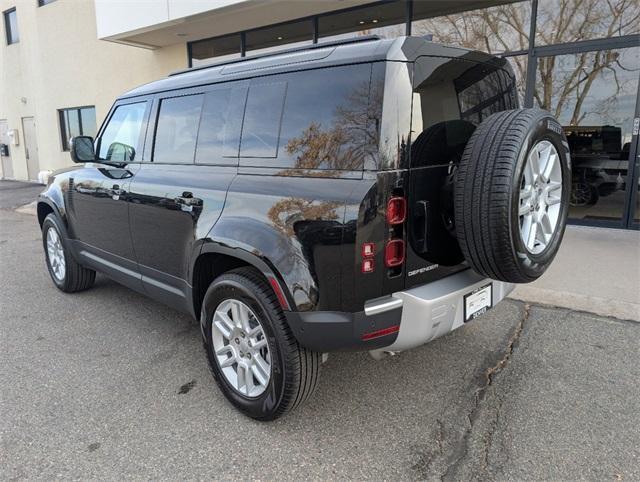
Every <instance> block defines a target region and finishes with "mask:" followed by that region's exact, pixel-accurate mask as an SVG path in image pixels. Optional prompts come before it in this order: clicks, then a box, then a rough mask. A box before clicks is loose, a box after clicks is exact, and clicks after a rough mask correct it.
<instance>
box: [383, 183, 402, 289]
mask: <svg viewBox="0 0 640 482" xmlns="http://www.w3.org/2000/svg"><path fill="white" fill-rule="evenodd" d="M394 194H395V195H394V196H392V197H391V198H390V199H389V201H388V202H387V212H386V215H387V226H388V228H389V229H388V233H389V234H388V239H387V242H386V244H385V246H384V265H385V266H386V267H387V268H388V271H387V276H389V277H390V278H393V277H396V276H400V275H401V274H402V265H403V264H404V260H405V244H404V235H405V233H404V222H405V221H406V219H407V200H406V198H405V197H404V196H401V195H399V194H400V192H398V191H396V192H395V193H394Z"/></svg>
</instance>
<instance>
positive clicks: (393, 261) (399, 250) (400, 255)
mask: <svg viewBox="0 0 640 482" xmlns="http://www.w3.org/2000/svg"><path fill="white" fill-rule="evenodd" d="M404 251H405V249H404V240H402V239H392V240H390V241H388V242H387V245H386V246H385V248H384V264H385V266H386V267H387V268H395V267H396V266H400V265H401V264H402V263H404Z"/></svg>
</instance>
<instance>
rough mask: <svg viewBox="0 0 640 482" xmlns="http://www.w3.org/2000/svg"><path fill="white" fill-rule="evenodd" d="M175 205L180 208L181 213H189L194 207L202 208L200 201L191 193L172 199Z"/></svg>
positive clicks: (184, 193)
mask: <svg viewBox="0 0 640 482" xmlns="http://www.w3.org/2000/svg"><path fill="white" fill-rule="evenodd" d="M174 201H175V203H176V204H177V205H179V206H180V209H181V210H182V211H186V212H191V211H193V208H194V207H201V206H202V199H200V198H197V197H193V193H190V192H187V191H185V192H183V193H182V196H180V197H177V198H175V199H174Z"/></svg>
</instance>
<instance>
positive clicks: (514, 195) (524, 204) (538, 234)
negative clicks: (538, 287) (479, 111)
mask: <svg viewBox="0 0 640 482" xmlns="http://www.w3.org/2000/svg"><path fill="white" fill-rule="evenodd" d="M570 188H571V165H570V159H569V145H568V143H567V139H566V137H565V135H564V132H563V130H562V127H561V126H560V124H559V123H558V122H557V121H556V120H555V119H554V118H553V117H552V116H551V115H550V114H549V113H548V112H545V111H542V110H538V109H516V110H509V111H504V112H499V113H496V114H493V115H491V116H490V117H488V118H487V119H486V120H484V121H483V122H482V123H481V124H480V125H479V126H478V128H477V129H476V130H475V132H474V133H473V135H472V136H471V139H469V142H468V143H467V145H466V147H465V150H464V153H463V155H462V159H461V161H460V165H459V168H458V172H457V175H456V181H455V188H454V192H455V199H454V204H455V225H456V235H457V238H458V243H459V244H460V248H461V250H462V253H463V254H464V257H465V259H466V260H467V262H468V263H469V265H470V266H471V267H472V268H473V269H474V270H475V271H477V272H478V273H480V274H483V275H485V276H487V277H489V278H493V279H496V280H502V281H508V282H512V283H527V282H530V281H533V280H535V279H536V278H538V277H539V276H540V275H542V273H544V272H545V270H546V269H547V267H548V266H549V264H550V263H551V261H552V260H553V258H554V257H555V255H556V252H557V251H558V247H559V246H560V241H561V240H562V236H563V234H564V228H565V224H566V220H567V211H568V205H569V192H570Z"/></svg>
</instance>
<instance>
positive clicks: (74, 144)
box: [69, 136, 96, 162]
mask: <svg viewBox="0 0 640 482" xmlns="http://www.w3.org/2000/svg"><path fill="white" fill-rule="evenodd" d="M69 147H70V149H69V151H70V152H71V159H72V160H73V162H93V161H95V160H96V154H95V151H94V150H93V139H92V138H91V137H89V136H77V137H73V138H71V145H70V146H69Z"/></svg>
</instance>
